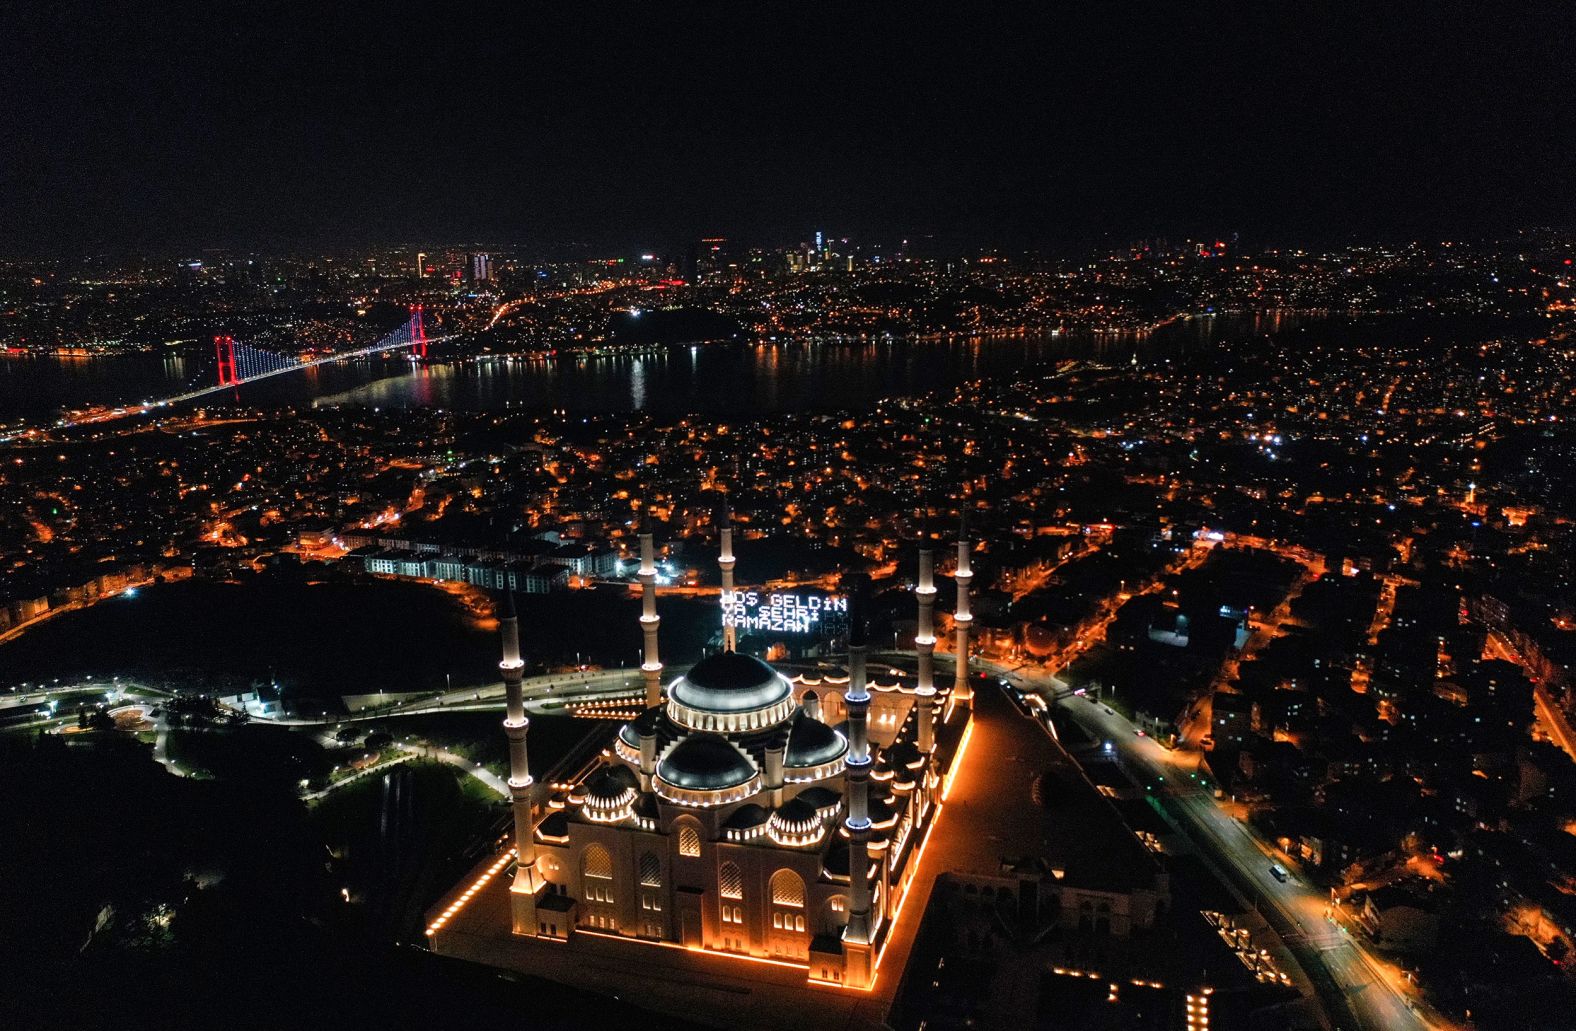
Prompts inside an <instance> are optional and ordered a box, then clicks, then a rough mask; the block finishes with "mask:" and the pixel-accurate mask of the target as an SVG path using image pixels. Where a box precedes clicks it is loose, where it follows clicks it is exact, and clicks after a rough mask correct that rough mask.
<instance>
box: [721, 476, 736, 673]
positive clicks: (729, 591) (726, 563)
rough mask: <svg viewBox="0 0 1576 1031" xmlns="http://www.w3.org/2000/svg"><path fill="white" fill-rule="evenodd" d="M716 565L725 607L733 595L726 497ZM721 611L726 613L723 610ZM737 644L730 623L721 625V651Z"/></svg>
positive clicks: (730, 524) (730, 515)
mask: <svg viewBox="0 0 1576 1031" xmlns="http://www.w3.org/2000/svg"><path fill="white" fill-rule="evenodd" d="M717 565H718V566H719V567H721V569H722V601H723V605H724V606H727V605H728V604H729V603H730V601H731V598H732V595H733V566H734V558H733V511H732V510H731V509H730V508H729V506H728V501H727V497H726V495H724V497H723V502H722V552H721V554H719V555H718V556H717ZM723 611H725V612H726V611H727V609H726V608H724V610H723ZM737 644H738V633H737V631H736V630H735V628H734V626H733V624H732V623H730V622H724V623H723V624H722V650H723V651H728V652H731V651H733V650H734V648H735V646H736V645H737Z"/></svg>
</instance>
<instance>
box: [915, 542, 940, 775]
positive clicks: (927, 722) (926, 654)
mask: <svg viewBox="0 0 1576 1031" xmlns="http://www.w3.org/2000/svg"><path fill="white" fill-rule="evenodd" d="M914 597H915V598H917V599H919V629H918V631H917V632H916V633H915V634H914V650H915V651H917V652H918V653H919V686H918V687H916V688H915V689H914V694H915V695H916V696H917V698H918V701H919V711H918V714H917V716H916V719H917V720H918V722H919V740H918V741H917V742H916V744H918V745H919V750H920V751H921V752H931V751H934V750H935V747H936V735H935V715H934V708H935V704H936V621H935V606H936V582H935V555H934V553H933V552H932V551H931V550H930V528H929V527H928V526H924V527H923V528H922V529H921V531H920V538H919V583H918V584H917V585H916V586H915V588H914Z"/></svg>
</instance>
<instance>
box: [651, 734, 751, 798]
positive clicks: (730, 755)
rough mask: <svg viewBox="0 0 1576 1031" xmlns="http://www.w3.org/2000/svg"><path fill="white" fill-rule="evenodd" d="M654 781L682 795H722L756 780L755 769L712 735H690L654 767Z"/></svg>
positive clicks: (743, 755)
mask: <svg viewBox="0 0 1576 1031" xmlns="http://www.w3.org/2000/svg"><path fill="white" fill-rule="evenodd" d="M657 778H658V779H659V780H661V781H663V782H664V783H666V784H669V785H671V786H672V787H675V788H679V789H681V790H682V791H686V792H710V791H726V790H728V789H729V788H737V787H740V786H743V785H746V784H749V783H750V782H751V781H752V780H755V779H756V772H755V765H754V764H753V763H751V762H750V760H749V758H748V757H746V756H745V754H744V753H743V752H741V751H739V750H738V749H737V748H735V747H733V745H731V744H729V743H728V740H727V739H726V738H724V737H720V736H718V735H716V734H692V735H690V736H689V737H687V738H685V739H684V740H683V741H680V742H679V743H678V744H676V745H674V746H673V750H672V751H670V752H669V753H668V754H667V755H665V756H663V757H662V760H661V761H660V762H658V763H657Z"/></svg>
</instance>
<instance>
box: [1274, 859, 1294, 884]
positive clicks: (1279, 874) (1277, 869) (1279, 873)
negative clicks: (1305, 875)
mask: <svg viewBox="0 0 1576 1031" xmlns="http://www.w3.org/2000/svg"><path fill="white" fill-rule="evenodd" d="M1270 876H1271V877H1273V878H1275V879H1276V880H1277V881H1280V882H1281V883H1282V884H1285V883H1286V882H1287V881H1289V880H1291V874H1289V873H1287V872H1286V868H1285V867H1284V866H1282V865H1280V864H1279V863H1271V864H1270Z"/></svg>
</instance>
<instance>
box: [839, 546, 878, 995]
mask: <svg viewBox="0 0 1576 1031" xmlns="http://www.w3.org/2000/svg"><path fill="white" fill-rule="evenodd" d="M850 579H851V587H852V590H851V592H850V597H849V603H848V690H847V692H846V693H844V695H843V701H844V702H845V703H846V705H847V708H848V758H847V760H846V766H845V768H846V771H847V777H848V816H847V818H846V819H845V820H844V821H843V825H844V826H845V827H846V828H847V829H848V838H849V844H848V884H849V887H848V926H847V927H845V928H844V929H843V948H844V955H845V957H846V964H847V968H846V972H845V977H844V980H845V982H846V983H847V984H849V985H850V986H854V987H860V988H863V987H867V986H869V984H870V982H871V976H872V974H873V971H872V970H871V954H870V946H871V939H872V937H873V934H874V926H873V924H872V921H871V915H870V908H871V903H870V740H869V737H868V734H867V731H866V722H867V718H868V714H869V711H870V690H869V687H868V686H867V685H866V679H865V677H866V675H865V658H866V655H867V653H868V652H869V650H870V641H869V628H868V626H867V625H866V624H867V620H868V618H869V615H868V612H867V611H866V604H867V602H866V591H867V584H868V582H869V580H868V577H866V576H865V575H864V574H862V573H857V574H855V575H854V576H853V577H851V578H850Z"/></svg>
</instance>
